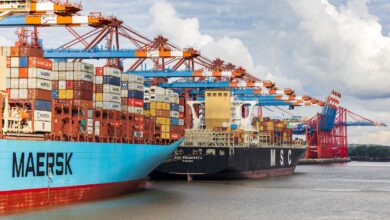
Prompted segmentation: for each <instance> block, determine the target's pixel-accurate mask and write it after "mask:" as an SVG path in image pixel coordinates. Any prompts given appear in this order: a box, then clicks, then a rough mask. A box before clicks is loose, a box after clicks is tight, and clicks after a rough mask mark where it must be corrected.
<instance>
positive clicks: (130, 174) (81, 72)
mask: <svg viewBox="0 0 390 220" xmlns="http://www.w3.org/2000/svg"><path fill="white" fill-rule="evenodd" d="M0 90H1V91H2V92H1V96H0V109H1V112H0V121H1V123H0V167H1V172H0V182H1V185H0V214H3V213H10V212H15V211H19V210H24V209H32V208H40V207H45V206H49V205H59V204H68V203H73V202H79V201H85V200H91V199H99V198H104V197H109V196H114V195H118V194H121V193H126V192H129V191H133V190H136V189H139V188H143V187H145V184H146V177H147V175H148V174H149V173H150V172H151V171H152V170H153V169H155V168H156V167H157V166H158V165H159V164H160V163H161V162H163V161H164V160H166V159H167V158H169V156H170V155H172V153H173V152H174V151H175V150H176V148H177V147H178V146H179V145H180V144H181V142H182V140H181V138H182V136H183V135H184V126H183V125H184V123H183V119H182V118H180V115H182V112H183V109H184V107H183V104H184V100H182V99H180V98H179V95H178V94H177V93H175V92H173V91H172V90H167V89H163V88H160V87H157V86H149V87H147V86H145V81H144V78H143V77H140V76H137V75H131V74H127V73H123V71H122V70H121V69H120V68H114V67H111V66H104V67H94V66H93V65H91V64H88V63H83V62H54V61H51V60H47V59H44V58H43V50H42V48H33V47H29V46H28V45H25V43H23V41H22V40H21V41H19V42H17V43H16V44H15V45H14V46H11V47H1V48H0Z"/></svg>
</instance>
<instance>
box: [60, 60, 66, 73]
mask: <svg viewBox="0 0 390 220" xmlns="http://www.w3.org/2000/svg"><path fill="white" fill-rule="evenodd" d="M58 70H59V71H66V62H59V63H58Z"/></svg>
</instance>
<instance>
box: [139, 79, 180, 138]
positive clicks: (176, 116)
mask: <svg viewBox="0 0 390 220" xmlns="http://www.w3.org/2000/svg"><path fill="white" fill-rule="evenodd" d="M146 91H147V93H149V94H148V95H147V96H145V103H146V105H145V109H146V111H147V114H148V115H150V116H151V117H156V124H157V125H158V126H160V131H161V133H160V138H161V139H163V140H168V139H171V140H177V139H179V138H181V137H182V136H183V133H184V127H183V125H184V120H183V118H180V112H184V107H183V106H181V105H180V100H179V95H178V94H177V93H174V92H173V91H172V90H169V89H164V88H160V87H157V86H152V87H151V88H150V90H149V89H148V90H146ZM147 102H149V104H148V103H147Z"/></svg>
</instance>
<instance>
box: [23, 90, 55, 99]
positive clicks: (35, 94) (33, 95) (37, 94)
mask: <svg viewBox="0 0 390 220" xmlns="http://www.w3.org/2000/svg"><path fill="white" fill-rule="evenodd" d="M27 98H28V99H30V100H32V99H40V100H47V101H51V100H52V92H51V91H48V90H43V89H29V90H28V93H27Z"/></svg>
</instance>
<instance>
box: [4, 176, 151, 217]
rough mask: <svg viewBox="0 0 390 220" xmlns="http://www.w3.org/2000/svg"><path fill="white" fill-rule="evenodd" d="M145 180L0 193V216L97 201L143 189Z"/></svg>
mask: <svg viewBox="0 0 390 220" xmlns="http://www.w3.org/2000/svg"><path fill="white" fill-rule="evenodd" d="M145 186H146V180H145V179H142V180H136V181H127V182H119V183H107V184H93V185H83V186H71V187H57V188H40V189H27V190H15V191H5V192H1V193H0V214H11V213H14V212H17V211H21V210H23V211H25V210H29V209H30V210H31V209H39V208H42V207H48V206H56V205H66V204H71V203H75V202H81V201H88V200H97V199H102V198H107V197H112V196H116V195H120V194H123V193H127V192H131V191H134V190H137V189H142V188H145Z"/></svg>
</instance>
